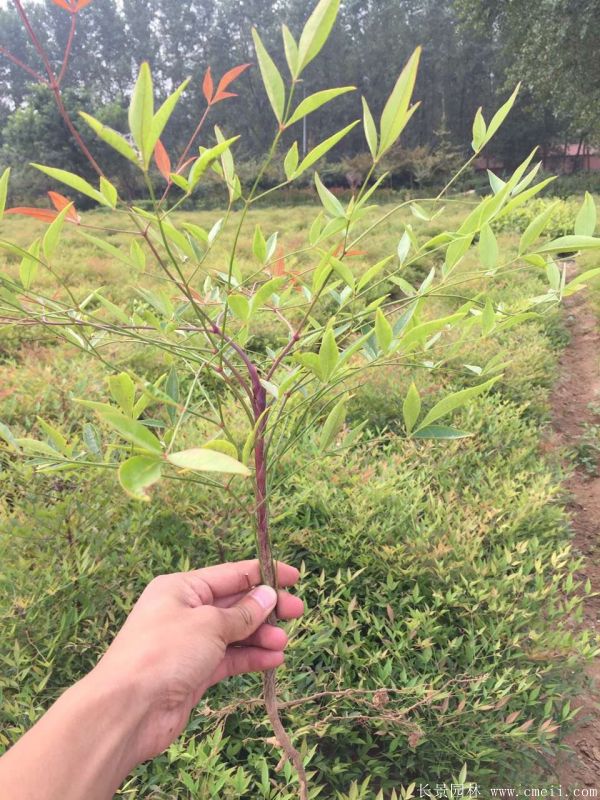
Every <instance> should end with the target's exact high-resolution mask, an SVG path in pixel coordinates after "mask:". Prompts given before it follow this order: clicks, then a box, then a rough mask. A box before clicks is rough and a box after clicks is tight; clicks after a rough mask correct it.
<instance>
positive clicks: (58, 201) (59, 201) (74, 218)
mask: <svg viewBox="0 0 600 800" xmlns="http://www.w3.org/2000/svg"><path fill="white" fill-rule="evenodd" d="M48 197H49V198H50V202H51V203H52V205H53V206H54V208H55V209H56V210H57V211H62V210H63V208H66V207H67V206H69V205H70V206H71V208H70V209H69V211H68V212H67V219H70V220H71V222H76V223H79V222H81V217H80V216H79V214H78V213H77V210H76V209H75V206H74V205H73V201H72V200H69V198H68V197H65V196H64V194H59V193H58V192H48Z"/></svg>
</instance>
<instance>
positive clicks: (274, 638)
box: [239, 623, 288, 650]
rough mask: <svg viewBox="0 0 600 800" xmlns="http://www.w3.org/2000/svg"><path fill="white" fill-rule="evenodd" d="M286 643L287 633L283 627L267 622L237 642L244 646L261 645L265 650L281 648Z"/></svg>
mask: <svg viewBox="0 0 600 800" xmlns="http://www.w3.org/2000/svg"><path fill="white" fill-rule="evenodd" d="M287 643H288V635H287V633H286V632H285V631H284V630H283V628H278V627H277V626H276V625H268V624H267V623H265V624H264V625H261V626H260V628H259V629H258V630H257V631H255V632H254V633H251V634H250V636H247V637H246V638H245V639H244V640H243V641H241V642H239V644H241V645H243V646H244V647H263V648H264V649H265V650H283V649H284V648H285V646H286V644H287Z"/></svg>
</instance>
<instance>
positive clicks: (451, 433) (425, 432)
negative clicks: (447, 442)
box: [413, 425, 473, 439]
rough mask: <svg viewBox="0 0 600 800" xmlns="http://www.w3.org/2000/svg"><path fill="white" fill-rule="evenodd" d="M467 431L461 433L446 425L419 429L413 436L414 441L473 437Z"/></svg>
mask: <svg viewBox="0 0 600 800" xmlns="http://www.w3.org/2000/svg"><path fill="white" fill-rule="evenodd" d="M472 435H473V434H472V433H467V431H459V430H458V429H457V428H449V427H447V426H446V425H428V426H427V427H426V428H419V430H418V431H416V433H414V434H413V438H414V439H467V438H469V437H470V436H472Z"/></svg>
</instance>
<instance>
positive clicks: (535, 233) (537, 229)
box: [519, 200, 560, 255]
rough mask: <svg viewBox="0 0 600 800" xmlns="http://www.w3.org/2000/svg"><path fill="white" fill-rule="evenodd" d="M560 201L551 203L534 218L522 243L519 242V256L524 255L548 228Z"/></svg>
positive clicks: (526, 229)
mask: <svg viewBox="0 0 600 800" xmlns="http://www.w3.org/2000/svg"><path fill="white" fill-rule="evenodd" d="M559 202H560V201H559V200H557V201H556V202H554V203H551V204H550V205H549V206H548V208H545V209H544V210H543V211H542V212H541V213H539V214H538V215H537V216H536V217H534V218H533V219H532V220H531V222H530V223H529V225H528V226H527V227H526V228H525V230H524V231H523V235H522V236H521V241H520V242H519V255H521V254H522V253H524V252H525V251H526V250H527V249H528V248H529V247H530V246H531V245H532V244H533V243H534V242H535V241H536V240H537V238H538V237H539V236H540V234H541V233H542V231H543V230H544V228H545V227H546V226H547V224H548V222H549V221H550V218H551V217H552V214H554V212H555V211H556V208H557V206H558V204H559Z"/></svg>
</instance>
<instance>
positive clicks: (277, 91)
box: [252, 28, 285, 123]
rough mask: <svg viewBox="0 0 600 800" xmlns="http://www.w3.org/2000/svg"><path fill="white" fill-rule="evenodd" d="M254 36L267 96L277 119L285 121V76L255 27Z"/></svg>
mask: <svg viewBox="0 0 600 800" xmlns="http://www.w3.org/2000/svg"><path fill="white" fill-rule="evenodd" d="M252 38H253V39H254V47H255V48H256V56H257V58H258V66H259V68H260V74H261V75H262V79H263V84H264V87H265V90H266V92H267V97H268V98H269V102H270V103H271V107H272V109H273V111H274V113H275V116H276V118H277V121H278V122H280V123H281V122H282V121H283V112H284V109H285V86H284V83H283V78H282V77H281V74H280V72H279V70H278V69H277V67H276V65H275V62H274V61H273V59H272V58H271V56H270V55H269V54H268V52H267V50H266V48H265V46H264V44H263V43H262V40H261V38H260V36H259V35H258V32H257V30H256V29H255V28H253V29H252Z"/></svg>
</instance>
